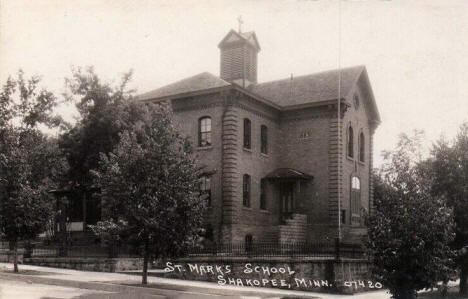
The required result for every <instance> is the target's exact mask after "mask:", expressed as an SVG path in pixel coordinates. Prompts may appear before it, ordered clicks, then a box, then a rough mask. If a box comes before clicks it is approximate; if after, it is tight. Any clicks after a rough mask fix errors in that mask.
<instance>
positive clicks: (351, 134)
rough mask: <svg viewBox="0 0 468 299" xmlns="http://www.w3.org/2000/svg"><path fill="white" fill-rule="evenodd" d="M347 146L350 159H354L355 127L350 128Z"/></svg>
mask: <svg viewBox="0 0 468 299" xmlns="http://www.w3.org/2000/svg"><path fill="white" fill-rule="evenodd" d="M346 145H347V146H346V148H347V152H348V157H350V158H353V157H354V131H353V127H351V126H349V127H348V134H347V143H346Z"/></svg>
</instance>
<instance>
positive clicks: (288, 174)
mask: <svg viewBox="0 0 468 299" xmlns="http://www.w3.org/2000/svg"><path fill="white" fill-rule="evenodd" d="M265 178H267V179H294V180H311V179H313V178H314V177H313V176H312V175H310V174H307V173H304V172H302V171H299V170H296V169H292V168H277V169H275V170H273V171H272V172H270V173H269V174H267V176H266V177H265Z"/></svg>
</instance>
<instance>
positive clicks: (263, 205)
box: [260, 179, 266, 210]
mask: <svg viewBox="0 0 468 299" xmlns="http://www.w3.org/2000/svg"><path fill="white" fill-rule="evenodd" d="M260 210H266V180H265V179H261V180H260Z"/></svg>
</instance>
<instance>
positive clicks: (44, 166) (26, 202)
mask: <svg viewBox="0 0 468 299" xmlns="http://www.w3.org/2000/svg"><path fill="white" fill-rule="evenodd" d="M39 81H40V79H39V78H38V77H32V78H30V79H29V80H26V79H25V78H24V75H23V72H22V71H20V72H19V73H18V77H17V79H12V78H11V77H10V78H8V80H7V82H6V84H5V85H4V86H3V89H2V92H1V94H0V231H1V232H2V234H3V235H4V236H5V237H6V239H7V240H8V241H9V242H10V246H11V247H12V248H13V250H14V271H15V272H18V258H17V247H18V242H19V241H21V240H27V239H31V238H34V237H35V236H36V235H37V234H38V233H40V232H42V231H43V230H44V229H43V228H44V226H45V224H46V223H47V221H48V220H49V219H50V217H51V215H52V213H53V197H52V196H51V195H50V194H49V190H50V189H52V188H54V187H55V186H57V184H58V183H59V182H60V177H62V173H63V171H64V169H65V167H66V164H65V163H64V161H63V160H62V159H61V155H60V152H59V150H58V147H57V143H56V142H55V140H54V139H52V138H48V137H47V136H46V135H45V134H44V133H42V132H41V131H40V130H39V126H40V125H46V126H48V127H50V128H52V127H57V126H60V125H61V124H62V123H63V122H62V120H61V119H60V117H57V116H55V115H54V114H53V110H54V107H55V106H56V105H57V100H56V98H55V96H54V95H53V94H52V93H50V92H48V91H47V90H40V91H38V87H37V86H38V83H39Z"/></svg>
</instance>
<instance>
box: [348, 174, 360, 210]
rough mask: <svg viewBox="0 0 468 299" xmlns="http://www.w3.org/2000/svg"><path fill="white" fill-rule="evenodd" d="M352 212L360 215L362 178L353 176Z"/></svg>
mask: <svg viewBox="0 0 468 299" xmlns="http://www.w3.org/2000/svg"><path fill="white" fill-rule="evenodd" d="M350 197H351V214H352V215H357V216H359V212H360V208H361V180H360V179H359V178H358V177H356V176H353V177H352V178H351V194H350Z"/></svg>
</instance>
